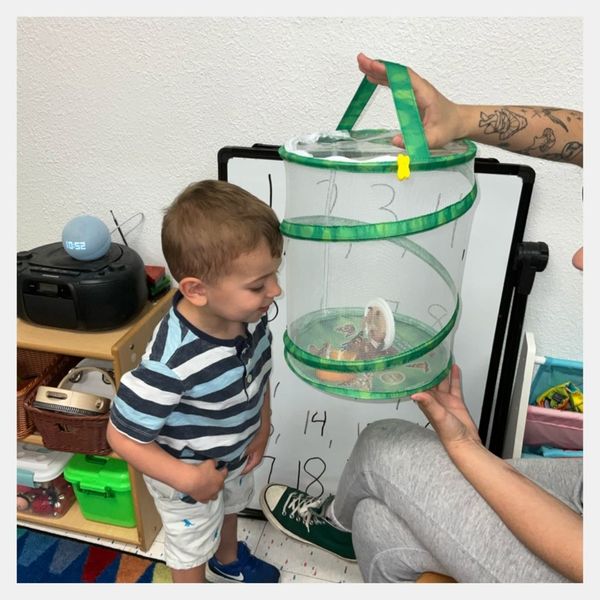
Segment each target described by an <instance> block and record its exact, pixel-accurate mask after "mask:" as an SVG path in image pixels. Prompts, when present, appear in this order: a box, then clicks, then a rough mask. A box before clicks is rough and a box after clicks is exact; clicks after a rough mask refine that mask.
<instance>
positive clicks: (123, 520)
mask: <svg viewBox="0 0 600 600" xmlns="http://www.w3.org/2000/svg"><path fill="white" fill-rule="evenodd" d="M64 476H65V479H66V480H67V481H68V482H69V483H70V484H71V485H72V486H73V489H74V490H75V496H76V498H77V501H78V502H79V506H80V508H81V514H82V515H83V516H84V517H85V518H86V519H89V520H90V521H100V522H101V523H109V524H111V525H119V526H121V527H135V511H134V508H133V498H132V496H131V481H130V479H129V471H128V469H127V463H126V462H125V461H123V460H120V459H118V458H111V457H107V456H95V455H91V454H74V455H73V458H71V460H70V461H69V462H68V463H67V466H66V467H65V472H64Z"/></svg>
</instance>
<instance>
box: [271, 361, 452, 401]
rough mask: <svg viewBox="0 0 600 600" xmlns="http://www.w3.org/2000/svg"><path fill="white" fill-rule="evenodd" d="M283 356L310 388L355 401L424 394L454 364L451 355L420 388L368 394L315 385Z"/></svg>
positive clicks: (446, 374)
mask: <svg viewBox="0 0 600 600" xmlns="http://www.w3.org/2000/svg"><path fill="white" fill-rule="evenodd" d="M283 356H284V357H285V362H286V363H287V365H288V367H289V368H290V370H291V371H292V372H293V373H294V374H295V375H297V376H298V377H299V378H300V379H302V380H303V381H306V383H308V384H309V385H311V386H312V387H315V388H317V389H319V390H321V391H322V392H324V393H326V394H336V395H338V396H345V397H347V398H353V399H355V400H398V398H404V397H405V396H411V395H412V394H418V393H419V392H424V391H425V390H429V389H431V388H432V387H435V386H436V385H438V383H441V382H442V381H443V380H444V379H445V378H446V377H447V376H448V373H450V369H451V368H452V363H453V362H454V359H453V357H452V355H450V359H449V361H448V365H447V366H446V368H445V369H443V370H442V371H441V372H440V373H439V375H437V376H436V377H434V378H433V379H432V380H431V381H429V382H427V383H426V384H424V385H422V386H418V387H415V388H409V389H402V390H401V391H396V392H368V391H366V390H357V389H354V388H348V387H343V386H335V385H325V384H320V383H317V382H316V381H315V380H314V379H311V378H310V377H307V376H306V375H305V374H304V373H302V372H301V371H298V369H296V367H295V365H293V364H292V361H291V360H290V359H289V354H288V353H287V352H284V353H283Z"/></svg>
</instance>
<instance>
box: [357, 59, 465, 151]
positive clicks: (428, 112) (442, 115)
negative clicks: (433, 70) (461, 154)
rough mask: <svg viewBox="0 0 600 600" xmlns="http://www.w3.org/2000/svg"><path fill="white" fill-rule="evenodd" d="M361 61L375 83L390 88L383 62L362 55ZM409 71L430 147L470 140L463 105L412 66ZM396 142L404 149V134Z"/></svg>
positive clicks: (365, 71) (366, 72)
mask: <svg viewBox="0 0 600 600" xmlns="http://www.w3.org/2000/svg"><path fill="white" fill-rule="evenodd" d="M357 60H358V68H359V69H360V71H361V72H362V73H364V75H365V76H366V78H367V79H368V80H369V81H370V82H371V83H375V84H377V85H389V83H388V79H387V74H386V71H385V65H384V64H383V63H381V62H378V61H376V60H373V59H371V58H369V57H368V56H365V55H364V54H363V53H362V52H361V53H360V54H359V55H358V56H357ZM407 68H408V74H409V76H410V81H411V84H412V86H413V91H414V94H415V99H416V101H417V106H418V108H419V114H420V116H421V121H422V123H423V129H424V131H425V137H426V138H427V143H428V144H429V147H430V148H441V147H442V146H445V145H446V144H447V143H449V142H451V141H453V140H456V139H459V138H461V137H466V136H465V134H464V133H463V131H462V129H461V125H462V118H461V115H460V106H459V105H458V104H455V103H454V102H452V101H450V100H448V98H446V97H445V96H444V95H442V94H441V93H440V92H438V90H437V89H436V88H435V87H433V85H431V84H430V83H429V82H428V81H427V80H425V79H423V78H422V77H420V76H419V75H417V73H415V72H414V71H413V70H412V69H411V68H410V67H407ZM392 141H393V143H394V144H396V145H398V146H401V147H403V146H404V141H403V139H402V136H401V135H398V136H396V137H395V138H394V139H393V140H392Z"/></svg>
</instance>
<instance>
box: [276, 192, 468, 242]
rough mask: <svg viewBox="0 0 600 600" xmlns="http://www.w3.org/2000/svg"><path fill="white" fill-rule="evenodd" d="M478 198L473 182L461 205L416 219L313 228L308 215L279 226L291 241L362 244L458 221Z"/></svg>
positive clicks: (316, 226)
mask: <svg viewBox="0 0 600 600" xmlns="http://www.w3.org/2000/svg"><path fill="white" fill-rule="evenodd" d="M476 198H477V184H476V183H474V184H473V187H472V188H471V191H470V192H469V193H468V194H467V195H466V196H464V198H461V199H460V200H459V201H458V202H455V203H454V204H451V205H450V206H446V207H445V208H443V209H441V210H438V211H436V212H433V213H429V214H427V215H421V216H419V217H413V218H412V219H404V220H403V221H387V222H385V223H364V222H361V221H352V224H347V225H313V224H309V223H303V222H302V220H304V219H312V220H313V221H314V219H315V217H314V216H313V217H311V216H307V217H301V218H296V219H294V220H288V219H284V220H283V221H282V223H281V225H280V230H281V233H282V234H283V235H285V236H287V237H290V238H296V239H299V240H314V241H323V242H360V241H368V240H383V239H387V238H393V237H400V236H407V235H414V234H417V233H422V232H423V231H428V230H430V229H435V228H436V227H441V226H442V225H446V224H447V223H451V222H452V221H455V220H456V219H458V218H459V217H461V216H462V215H464V214H465V213H466V212H467V211H468V210H469V209H470V208H471V207H472V206H473V204H474V203H475V200H476ZM336 219H337V220H338V221H340V220H344V221H350V219H342V218H341V217H339V218H336Z"/></svg>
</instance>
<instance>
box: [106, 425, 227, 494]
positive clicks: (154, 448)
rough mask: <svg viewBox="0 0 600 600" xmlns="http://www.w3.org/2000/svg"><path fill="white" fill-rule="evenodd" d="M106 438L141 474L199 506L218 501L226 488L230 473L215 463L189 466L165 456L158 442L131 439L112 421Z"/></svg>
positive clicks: (168, 455) (207, 461)
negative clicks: (194, 501) (176, 491)
mask: <svg viewBox="0 0 600 600" xmlns="http://www.w3.org/2000/svg"><path fill="white" fill-rule="evenodd" d="M106 438H107V440H108V443H109V444H110V447H111V448H112V449H113V450H114V451H115V452H116V453H117V454H118V455H119V456H120V457H121V458H122V459H123V460H125V461H126V462H128V463H129V464H130V465H131V466H133V467H134V468H135V469H136V470H137V471H139V472H140V473H144V474H145V475H148V476H149V477H152V478H153V479H158V480H159V481H162V482H163V483H166V484H167V485H169V486H171V487H173V488H175V489H176V490H179V491H180V492H182V493H183V494H187V495H189V496H191V497H192V498H194V499H196V500H198V502H207V501H208V500H214V499H216V497H217V494H218V492H219V490H221V489H222V488H223V483H224V481H225V477H226V476H227V469H220V470H217V468H216V462H215V461H214V460H212V459H210V460H206V461H204V462H202V463H200V464H199V465H191V464H188V463H185V462H183V461H181V460H179V459H177V458H175V457H174V456H171V455H170V454H169V453H167V452H165V451H164V450H163V449H162V448H161V447H160V446H159V445H158V444H156V443H155V442H150V443H149V444H142V443H140V442H136V441H135V440H133V439H131V438H129V437H127V436H126V435H124V434H122V433H121V432H120V431H118V430H117V429H116V428H115V427H114V425H113V424H112V423H111V422H110V421H109V423H108V427H107V430H106Z"/></svg>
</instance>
